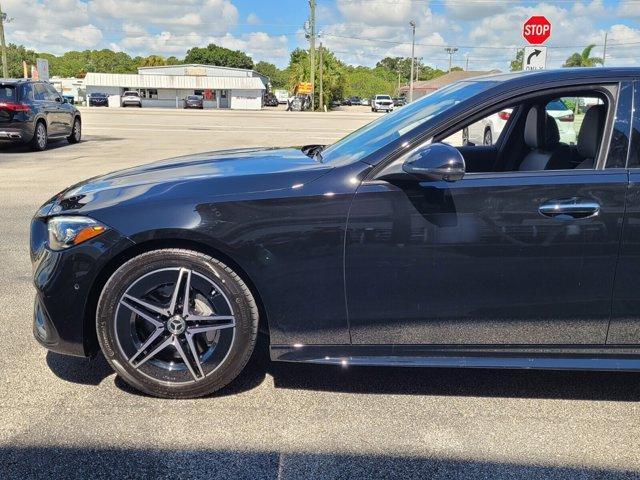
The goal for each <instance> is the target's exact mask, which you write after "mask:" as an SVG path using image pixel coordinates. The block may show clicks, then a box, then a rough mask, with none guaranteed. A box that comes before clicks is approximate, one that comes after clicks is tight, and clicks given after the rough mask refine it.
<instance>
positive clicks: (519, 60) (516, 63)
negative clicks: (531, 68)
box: [509, 48, 524, 72]
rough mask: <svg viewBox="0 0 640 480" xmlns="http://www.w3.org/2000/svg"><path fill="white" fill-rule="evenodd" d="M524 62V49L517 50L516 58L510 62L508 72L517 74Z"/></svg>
mask: <svg viewBox="0 0 640 480" xmlns="http://www.w3.org/2000/svg"><path fill="white" fill-rule="evenodd" d="M523 62H524V48H519V49H518V51H517V52H516V58H514V59H513V60H511V64H510V66H509V70H511V71H512V72H519V71H521V70H522V68H523V67H522V65H523Z"/></svg>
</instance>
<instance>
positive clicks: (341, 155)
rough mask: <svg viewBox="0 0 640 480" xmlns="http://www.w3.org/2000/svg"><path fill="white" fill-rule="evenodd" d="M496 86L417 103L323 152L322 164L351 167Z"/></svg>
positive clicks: (459, 89) (464, 87)
mask: <svg viewBox="0 0 640 480" xmlns="http://www.w3.org/2000/svg"><path fill="white" fill-rule="evenodd" d="M495 84H496V82H492V81H476V82H458V83H454V84H452V85H449V86H447V87H444V88H441V89H440V90H436V91H435V92H433V93H431V94H429V95H427V96H424V97H422V98H421V99H419V100H416V101H415V102H413V103H409V104H408V105H406V106H404V107H403V108H400V109H398V110H395V111H394V112H393V113H389V114H387V115H385V116H384V117H380V118H379V119H377V120H375V121H373V122H371V123H370V124H368V125H365V126H364V127H362V128H360V129H358V130H356V131H355V132H353V133H351V134H349V135H347V136H346V137H344V138H343V139H342V140H339V141H338V142H337V143H334V144H333V145H331V146H330V147H328V148H327V149H326V150H324V151H323V152H322V154H321V155H322V161H323V162H325V163H329V162H340V163H351V162H355V161H357V160H360V159H362V158H364V157H366V156H368V155H370V154H372V153H373V152H375V151H376V150H378V149H380V148H382V147H384V146H386V145H388V144H389V143H391V142H392V141H394V140H396V139H397V138H400V137H401V136H403V135H404V134H406V133H409V132H410V131H412V130H414V129H415V128H417V127H419V126H420V125H422V124H423V123H424V122H426V121H428V120H430V119H431V118H433V117H435V116H436V115H439V114H441V113H442V112H444V111H446V110H448V109H449V108H451V107H453V106H454V105H456V104H458V103H460V102H461V101H463V100H466V99H468V98H469V97H472V96H474V95H476V94H478V93H480V92H483V91H485V90H487V89H489V88H490V87H492V86H494V85H495Z"/></svg>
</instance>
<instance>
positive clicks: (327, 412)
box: [0, 107, 640, 480]
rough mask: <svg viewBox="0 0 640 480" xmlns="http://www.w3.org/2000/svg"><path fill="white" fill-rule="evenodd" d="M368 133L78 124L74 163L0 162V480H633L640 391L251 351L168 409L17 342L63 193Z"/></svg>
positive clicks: (364, 116)
mask: <svg viewBox="0 0 640 480" xmlns="http://www.w3.org/2000/svg"><path fill="white" fill-rule="evenodd" d="M377 116H378V115H376V114H371V113H370V112H368V111H367V109H366V108H357V107H354V109H353V110H350V109H345V110H344V111H340V112H335V113H328V114H321V113H317V114H314V113H292V112H283V111H262V112H231V111H229V112H208V111H207V112H197V111H188V112H185V111H172V110H145V109H143V110H124V111H115V112H114V111H110V110H107V109H91V110H86V109H85V110H83V120H84V141H83V142H82V143H80V144H78V145H68V144H66V142H60V143H59V144H54V145H53V146H52V148H51V149H49V150H48V151H45V152H41V153H33V152H30V151H29V150H28V149H27V148H26V147H10V148H8V147H0V172H1V178H2V180H1V187H0V205H2V207H3V208H2V209H0V222H1V225H2V227H3V230H4V231H3V232H2V235H1V236H0V258H1V259H2V266H3V268H2V273H3V275H2V276H1V277H0V307H1V310H0V332H1V333H0V479H2V480H4V479H13V478H16V479H17V478H21V479H22V478H47V479H50V478H92V479H99V478H111V477H118V478H203V479H204V478H213V479H218V478H225V479H227V478H228V479H237V478H246V479H263V478H264V479H321V478H322V479H324V478H332V479H334V478H335V479H343V478H354V479H363V478H425V479H426V478H429V479H445V478H447V479H448V478H455V479H464V478H486V479H488V478H500V479H502V478H508V479H532V478H545V479H547V478H549V479H551V478H553V479H556V478H567V479H569V478H570V479H575V478H579V479H614V478H640V455H639V453H638V452H640V374H626V373H625V374H622V373H599V372H596V373H584V372H579V373H575V372H545V371H542V372H541V371H499V370H452V369H438V370H417V369H397V368H385V369H370V368H348V369H344V368H340V367H325V366H304V365H303V366H300V365H286V364H285V365H279V364H273V363H271V362H269V360H268V353H267V348H266V344H265V343H264V342H262V343H261V344H259V346H258V348H257V350H256V352H255V354H254V356H253V358H252V360H251V361H250V364H249V366H248V368H247V370H246V371H245V372H244V373H243V374H242V375H241V377H240V378H239V379H237V380H236V381H234V382H233V383H232V384H231V385H230V386H229V387H227V388H225V389H224V390H223V391H222V392H220V393H218V394H217V395H215V396H213V397H209V398H203V399H198V400H186V401H170V400H159V399H155V398H149V397H146V396H143V395H140V394H138V393H136V392H134V391H132V390H131V389H129V388H128V387H127V386H126V385H125V384H124V383H123V382H122V381H121V380H120V379H119V378H117V377H116V376H115V375H114V374H113V372H112V371H111V370H110V369H109V367H108V366H107V364H106V362H105V361H104V360H103V359H102V358H100V357H98V358H95V359H92V360H83V359H75V358H66V357H63V356H59V355H56V354H52V353H47V352H46V351H45V350H44V349H42V348H41V347H40V346H39V345H38V344H37V343H36V341H35V340H34V339H33V337H32V334H31V309H32V301H33V295H34V291H33V289H32V286H31V266H30V262H29V258H28V226H29V221H30V217H31V215H32V214H33V212H34V211H35V210H36V208H37V207H38V206H39V205H40V204H42V203H43V202H44V201H45V200H46V199H48V198H49V197H50V196H52V195H53V194H55V193H56V192H58V191H59V190H61V189H62V188H64V187H65V186H67V185H69V184H72V183H75V182H77V181H79V180H82V179H84V178H86V177H90V176H94V175H97V174H100V173H105V172H108V171H111V170H115V169H119V168H124V167H128V166H132V165H136V164H140V163H146V162H150V161H153V160H158V159H162V158H166V157H169V156H175V155H182V154H188V153H193V152H200V151H206V150H213V149H217V148H225V147H236V146H238V147H243V146H254V145H265V146H272V145H291V144H293V145H296V144H298V145H302V144H306V143H316V142H317V143H327V142H332V141H335V140H337V139H338V138H339V137H341V136H343V135H345V134H347V133H348V132H350V131H352V130H354V129H356V128H358V127H359V126H361V125H363V124H365V123H367V122H368V121H370V120H371V119H373V118H376V117H377Z"/></svg>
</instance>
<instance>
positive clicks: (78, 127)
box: [67, 117, 82, 144]
mask: <svg viewBox="0 0 640 480" xmlns="http://www.w3.org/2000/svg"><path fill="white" fill-rule="evenodd" d="M80 140H82V121H81V120H80V117H76V118H75V119H74V120H73V128H72V129H71V135H69V136H68V137H67V141H68V142H69V143H72V144H73V143H80Z"/></svg>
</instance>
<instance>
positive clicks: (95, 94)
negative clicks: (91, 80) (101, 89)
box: [91, 93, 107, 98]
mask: <svg viewBox="0 0 640 480" xmlns="http://www.w3.org/2000/svg"><path fill="white" fill-rule="evenodd" d="M91 96H92V97H96V98H104V97H106V96H107V95H106V94H104V93H92V94H91Z"/></svg>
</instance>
